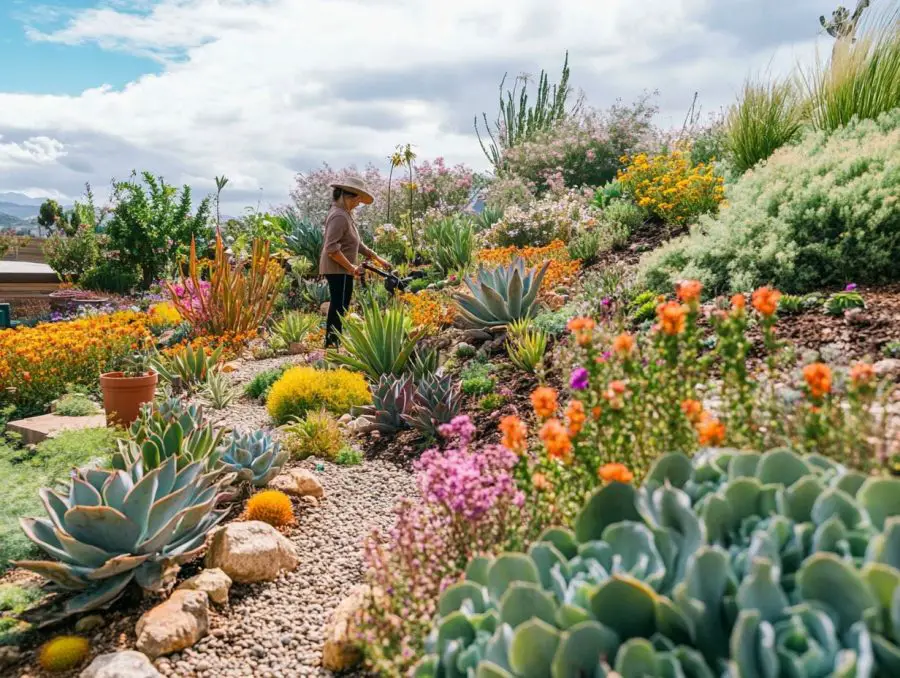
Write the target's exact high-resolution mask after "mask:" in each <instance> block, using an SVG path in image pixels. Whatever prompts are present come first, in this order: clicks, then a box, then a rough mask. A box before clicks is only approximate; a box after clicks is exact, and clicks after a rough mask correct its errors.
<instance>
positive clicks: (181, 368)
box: [150, 344, 222, 388]
mask: <svg viewBox="0 0 900 678" xmlns="http://www.w3.org/2000/svg"><path fill="white" fill-rule="evenodd" d="M221 357H222V347H221V346H220V347H219V348H217V349H214V350H209V351H208V350H207V348H206V347H201V348H198V349H196V350H195V349H194V347H193V346H191V345H190V344H187V345H186V346H185V347H184V348H183V349H181V350H180V351H178V352H177V353H175V354H173V355H172V356H171V357H169V358H165V357H163V356H159V355H157V356H156V357H154V358H152V359H151V360H150V363H151V365H152V366H153V369H155V370H156V371H157V372H158V373H159V376H160V377H162V379H163V381H165V382H167V383H169V384H176V383H177V384H180V385H182V386H186V387H188V388H192V387H195V386H198V385H200V384H203V383H204V382H205V381H206V376H207V374H209V371H210V370H212V369H214V368H215V366H216V365H217V364H218V363H219V359H220V358H221Z"/></svg>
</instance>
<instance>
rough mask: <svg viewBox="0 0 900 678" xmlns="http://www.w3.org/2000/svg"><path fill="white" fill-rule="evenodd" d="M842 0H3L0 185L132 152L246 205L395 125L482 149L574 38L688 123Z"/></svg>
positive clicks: (44, 178) (453, 157) (803, 40)
mask: <svg viewBox="0 0 900 678" xmlns="http://www.w3.org/2000/svg"><path fill="white" fill-rule="evenodd" d="M876 1H878V0H876ZM882 1H888V0H882ZM836 2H837V0H601V1H598V0H556V2H550V1H549V0H503V1H502V2H501V1H499V0H453V1H452V2H449V1H448V0H0V64H3V67H2V68H0V193H2V192H5V191H8V192H19V193H24V194H27V195H30V196H32V197H35V196H43V195H50V196H56V197H59V198H61V199H63V200H66V201H68V200H71V199H72V198H74V197H77V196H78V195H79V194H80V193H81V190H82V187H83V185H84V183H85V182H86V181H89V182H91V184H92V185H94V187H95V191H96V192H97V193H98V194H100V195H101V196H104V195H105V194H106V192H107V191H106V189H107V187H108V185H109V183H110V180H111V179H112V178H113V177H116V178H122V177H125V176H127V174H128V173H129V172H130V171H131V170H132V169H133V168H137V169H149V170H152V171H154V172H155V173H157V174H162V175H164V176H165V178H166V179H167V180H168V181H170V182H177V183H179V184H182V183H188V184H190V185H191V186H192V187H193V188H194V189H195V190H196V191H197V192H199V193H200V194H206V193H208V192H211V191H212V190H213V189H214V183H213V177H214V176H216V175H220V174H225V175H226V176H228V177H229V179H230V180H231V183H230V184H229V187H228V189H226V193H225V194H223V210H226V211H228V213H231V214H239V213H241V212H242V210H243V207H244V206H246V205H249V204H253V205H255V204H256V203H257V201H261V203H262V204H263V206H266V205H269V204H279V203H283V202H285V201H286V200H287V195H288V191H289V189H290V186H291V183H292V178H293V176H294V175H295V173H296V172H298V171H304V170H308V169H311V168H314V167H316V166H318V165H319V164H321V163H322V162H323V161H328V162H330V163H332V164H333V165H342V164H346V163H350V162H355V163H357V164H358V165H362V164H365V163H366V162H367V161H370V160H371V161H375V162H377V163H379V164H384V163H385V158H386V156H387V155H388V154H389V153H390V152H391V150H392V149H393V148H394V147H395V146H396V145H397V144H399V143H406V142H410V143H413V144H414V145H416V146H417V151H418V152H419V154H420V157H435V156H438V155H443V156H444V157H445V158H446V159H447V161H448V162H466V163H469V164H471V165H474V166H476V167H478V168H486V163H485V160H484V157H483V156H482V154H481V150H480V149H479V147H478V144H477V140H476V139H475V136H474V134H473V132H472V120H473V116H474V115H475V114H476V113H479V112H480V111H483V110H487V111H488V113H489V114H490V115H491V116H493V114H494V112H495V109H496V99H497V85H498V84H499V80H500V78H501V77H502V76H503V73H504V72H507V71H509V72H510V74H512V75H515V74H518V73H521V72H529V73H534V74H537V73H538V72H539V71H540V69H541V67H546V68H547V69H548V70H549V71H550V73H551V74H552V76H553V77H556V76H557V74H558V72H559V69H560V67H561V64H562V59H563V55H564V52H565V50H566V49H568V50H569V52H570V65H571V68H572V84H573V85H575V86H576V87H578V88H581V89H582V90H583V91H584V92H585V94H586V96H587V99H588V102H589V103H591V104H593V105H597V106H605V105H608V104H610V103H612V102H613V101H615V100H616V98H619V97H622V98H625V99H632V98H634V97H635V96H637V95H639V94H640V93H641V92H642V91H643V90H658V91H659V96H658V99H657V102H658V103H659V105H660V107H661V113H660V122H661V123H662V124H666V125H680V124H681V120H682V118H683V117H684V114H685V111H686V110H687V108H688V106H689V105H690V102H691V99H692V97H693V94H694V92H695V91H697V92H699V96H700V102H701V103H702V105H703V107H704V110H708V111H709V110H719V109H721V108H722V107H723V106H726V105H727V104H728V103H729V102H730V101H731V100H732V98H733V96H734V94H735V92H736V91H737V89H738V88H739V87H740V85H741V82H742V81H743V79H744V78H745V76H746V75H747V74H748V73H750V72H754V71H755V72H758V71H760V70H766V69H768V70H774V71H777V72H785V71H787V70H789V69H790V68H791V67H792V66H793V65H794V64H795V63H796V62H797V61H798V60H801V61H808V60H809V59H811V58H812V56H813V54H814V49H815V47H814V45H815V43H816V40H817V39H818V40H819V41H820V42H821V44H823V45H824V46H825V47H826V48H827V47H828V43H827V42H826V41H827V40H828V38H827V36H826V37H825V38H824V39H823V38H822V37H821V36H820V33H821V31H820V30H819V25H818V16H819V15H820V14H823V13H826V14H830V12H831V10H832V9H833V8H834V6H835V4H836ZM848 4H852V2H851V3H848Z"/></svg>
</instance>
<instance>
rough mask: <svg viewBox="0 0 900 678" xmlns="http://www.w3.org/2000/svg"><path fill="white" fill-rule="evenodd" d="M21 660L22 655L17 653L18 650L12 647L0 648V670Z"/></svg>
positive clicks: (4, 646)
mask: <svg viewBox="0 0 900 678" xmlns="http://www.w3.org/2000/svg"><path fill="white" fill-rule="evenodd" d="M21 658H22V653H21V652H20V651H19V648H17V647H13V646H12V645H3V646H0V669H5V668H6V667H7V666H12V665H13V664H15V663H16V662H17V661H19V660H20V659H21Z"/></svg>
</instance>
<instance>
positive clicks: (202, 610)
mask: <svg viewBox="0 0 900 678" xmlns="http://www.w3.org/2000/svg"><path fill="white" fill-rule="evenodd" d="M208 630H209V597H208V596H207V594H206V593H205V592H204V591H184V590H182V591H175V592H174V593H173V594H172V596H171V597H170V598H169V599H168V600H167V601H165V602H163V603H160V604H159V605H157V606H156V607H154V608H153V609H152V610H148V611H147V612H145V613H144V614H143V615H142V616H141V618H140V619H139V620H138V623H137V626H136V627H135V635H136V636H137V642H136V643H135V646H136V647H137V649H138V650H140V651H141V652H143V653H144V654H146V655H147V656H148V657H150V658H151V659H156V658H157V657H160V656H162V655H167V654H172V653H173V652H178V651H179V650H184V649H185V648H188V647H191V646H193V645H194V643H196V642H197V641H198V640H200V639H201V638H202V637H203V636H205V635H206V633H207V631H208Z"/></svg>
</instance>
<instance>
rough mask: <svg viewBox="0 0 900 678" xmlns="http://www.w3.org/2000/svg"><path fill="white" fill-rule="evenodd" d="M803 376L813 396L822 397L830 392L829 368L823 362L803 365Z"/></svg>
mask: <svg viewBox="0 0 900 678" xmlns="http://www.w3.org/2000/svg"><path fill="white" fill-rule="evenodd" d="M803 378H804V379H805V380H806V385H807V386H808V387H809V394H810V395H811V396H812V397H813V398H823V397H824V396H825V395H826V394H828V393H830V392H831V368H830V367H828V365H826V364H825V363H812V364H810V365H807V366H806V367H804V368H803Z"/></svg>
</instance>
